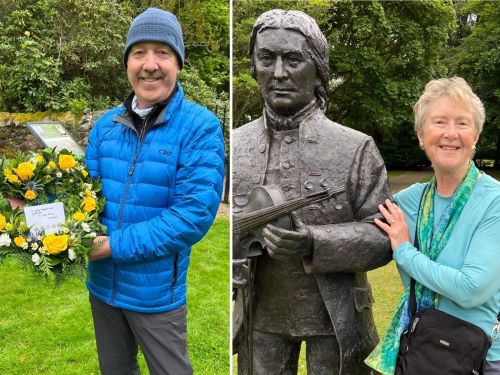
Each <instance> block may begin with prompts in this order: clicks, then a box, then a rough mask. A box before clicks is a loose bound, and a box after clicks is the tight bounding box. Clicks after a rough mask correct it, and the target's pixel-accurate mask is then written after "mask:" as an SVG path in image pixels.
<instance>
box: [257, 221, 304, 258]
mask: <svg viewBox="0 0 500 375" xmlns="http://www.w3.org/2000/svg"><path fill="white" fill-rule="evenodd" d="M291 216H292V222H293V227H294V228H295V230H286V229H282V228H278V227H276V226H274V225H271V224H268V225H267V226H266V227H265V228H264V230H263V234H264V240H265V241H266V245H267V252H268V253H269V256H270V257H271V258H273V259H276V260H286V259H290V258H297V257H303V256H308V255H311V254H312V247H313V242H314V239H313V236H312V234H311V231H310V230H309V228H308V227H307V225H305V224H304V223H303V222H302V221H301V220H300V219H299V217H298V215H297V214H296V213H295V212H292V214H291Z"/></svg>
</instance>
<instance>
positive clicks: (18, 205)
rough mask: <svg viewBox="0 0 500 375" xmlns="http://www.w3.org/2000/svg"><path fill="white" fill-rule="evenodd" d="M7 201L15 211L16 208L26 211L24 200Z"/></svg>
mask: <svg viewBox="0 0 500 375" xmlns="http://www.w3.org/2000/svg"><path fill="white" fill-rule="evenodd" d="M6 199H7V201H8V202H9V203H10V207H11V208H12V209H13V210H15V209H16V208H19V209H20V210H22V209H24V206H25V205H26V202H25V201H24V200H22V199H17V198H6Z"/></svg>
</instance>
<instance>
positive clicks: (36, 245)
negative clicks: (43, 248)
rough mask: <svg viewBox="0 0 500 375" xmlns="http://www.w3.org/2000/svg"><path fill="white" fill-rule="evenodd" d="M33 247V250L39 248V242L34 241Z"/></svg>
mask: <svg viewBox="0 0 500 375" xmlns="http://www.w3.org/2000/svg"><path fill="white" fill-rule="evenodd" d="M31 248H32V249H33V250H36V249H38V244H37V243H36V242H33V243H32V244H31Z"/></svg>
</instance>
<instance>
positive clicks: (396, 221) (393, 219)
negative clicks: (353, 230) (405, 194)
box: [374, 199, 410, 251]
mask: <svg viewBox="0 0 500 375" xmlns="http://www.w3.org/2000/svg"><path fill="white" fill-rule="evenodd" d="M378 209H379V210H380V212H381V213H382V215H383V216H384V218H385V220H386V222H384V221H382V220H380V219H375V220H374V221H375V224H377V226H378V227H379V228H380V229H382V230H383V231H384V232H385V233H387V234H388V236H389V238H390V240H391V248H392V251H394V250H396V249H397V248H398V246H399V245H401V244H402V243H403V242H407V241H410V232H409V230H408V224H407V222H406V218H405V215H404V213H403V211H402V210H401V208H399V207H398V206H397V205H396V204H394V203H392V202H391V201H390V200H389V199H386V200H385V206H384V205H383V204H379V205H378Z"/></svg>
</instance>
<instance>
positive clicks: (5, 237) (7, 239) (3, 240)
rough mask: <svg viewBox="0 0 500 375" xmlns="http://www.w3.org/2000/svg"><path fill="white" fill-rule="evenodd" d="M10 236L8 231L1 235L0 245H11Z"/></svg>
mask: <svg viewBox="0 0 500 375" xmlns="http://www.w3.org/2000/svg"><path fill="white" fill-rule="evenodd" d="M11 242H12V241H11V239H10V236H9V235H8V234H7V233H4V234H2V235H1V236H0V247H4V246H5V247H9V246H10V244H11Z"/></svg>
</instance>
